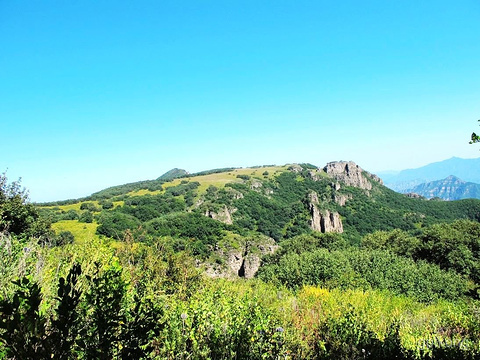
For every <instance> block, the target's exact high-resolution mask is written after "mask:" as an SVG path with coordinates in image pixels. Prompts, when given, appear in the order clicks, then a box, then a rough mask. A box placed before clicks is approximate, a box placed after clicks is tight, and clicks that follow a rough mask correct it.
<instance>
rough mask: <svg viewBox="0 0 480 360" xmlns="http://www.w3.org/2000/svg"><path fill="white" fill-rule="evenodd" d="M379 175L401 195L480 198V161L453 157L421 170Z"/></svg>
mask: <svg viewBox="0 0 480 360" xmlns="http://www.w3.org/2000/svg"><path fill="white" fill-rule="evenodd" d="M378 175H379V176H380V177H381V178H382V179H383V181H384V184H385V185H386V186H387V187H389V188H390V189H392V190H395V191H397V192H400V193H416V194H419V195H421V196H424V197H426V198H428V199H430V198H434V197H438V198H441V199H444V200H460V199H466V198H477V199H479V198H480V185H479V183H480V158H477V159H461V158H457V157H452V158H451V159H448V160H444V161H440V162H436V163H432V164H429V165H426V166H423V167H420V168H417V169H408V170H402V171H400V172H391V171H390V172H380V173H378Z"/></svg>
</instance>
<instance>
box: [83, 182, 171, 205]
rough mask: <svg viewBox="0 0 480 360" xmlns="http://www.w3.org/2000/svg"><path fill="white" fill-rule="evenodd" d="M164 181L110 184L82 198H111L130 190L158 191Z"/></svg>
mask: <svg viewBox="0 0 480 360" xmlns="http://www.w3.org/2000/svg"><path fill="white" fill-rule="evenodd" d="M163 183H164V181H163V180H144V181H137V182H134V183H128V184H124V185H118V186H112V187H109V188H107V189H104V190H101V191H98V192H96V193H93V194H92V195H91V196H89V197H88V198H85V199H83V200H101V199H112V198H113V197H116V196H119V195H126V194H128V193H129V192H132V191H138V190H143V189H145V190H149V191H158V190H160V191H161V190H162V189H163V188H162V184H163Z"/></svg>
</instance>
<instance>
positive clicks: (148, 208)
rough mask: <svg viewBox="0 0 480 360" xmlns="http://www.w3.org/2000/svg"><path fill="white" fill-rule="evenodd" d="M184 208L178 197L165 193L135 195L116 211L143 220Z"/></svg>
mask: <svg viewBox="0 0 480 360" xmlns="http://www.w3.org/2000/svg"><path fill="white" fill-rule="evenodd" d="M184 210H185V202H184V201H183V200H182V199H179V198H173V197H171V196H165V195H154V196H135V197H132V198H129V199H128V200H126V201H125V205H124V206H122V207H120V208H118V209H116V211H118V212H122V213H125V214H129V215H132V216H134V217H136V218H137V219H138V220H140V221H142V222H145V221H149V220H152V219H154V218H157V217H160V216H162V215H166V214H170V213H173V212H181V211H184Z"/></svg>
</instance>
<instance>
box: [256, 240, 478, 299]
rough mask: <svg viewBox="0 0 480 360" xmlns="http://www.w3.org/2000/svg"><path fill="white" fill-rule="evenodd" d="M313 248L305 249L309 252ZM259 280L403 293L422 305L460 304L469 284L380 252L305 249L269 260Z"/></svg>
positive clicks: (453, 275) (293, 285)
mask: <svg viewBox="0 0 480 360" xmlns="http://www.w3.org/2000/svg"><path fill="white" fill-rule="evenodd" d="M308 248H309V246H307V249H308ZM257 276H258V277H259V278H260V279H262V280H264V281H274V282H275V283H278V284H284V285H286V286H288V287H289V288H292V289H298V288H301V287H302V286H303V285H320V286H327V287H331V288H334V287H341V288H357V287H359V288H363V289H368V288H374V289H384V290H389V291H391V292H393V293H395V294H405V295H408V296H411V297H413V298H415V299H417V300H419V301H425V302H428V301H432V300H436V299H439V298H445V299H451V300H456V299H459V298H462V297H464V296H466V295H467V294H468V292H469V291H470V290H471V288H472V286H471V284H470V283H469V282H468V281H466V280H465V279H464V278H462V277H461V276H460V275H458V274H456V273H454V272H445V271H442V270H441V269H440V268H439V266H438V265H434V264H428V263H425V262H418V263H416V262H414V261H413V260H412V259H408V258H404V257H399V256H397V255H395V254H392V253H389V252H386V251H378V250H368V251H367V250H364V251H359V250H353V249H352V250H340V251H339V250H336V251H329V250H327V249H318V250H313V251H312V250H307V251H305V252H301V253H295V252H287V253H285V254H284V255H282V256H281V257H280V258H279V259H278V260H276V261H270V262H267V264H266V265H265V266H264V267H262V268H260V270H259V272H258V274H257Z"/></svg>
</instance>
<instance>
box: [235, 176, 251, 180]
mask: <svg viewBox="0 0 480 360" xmlns="http://www.w3.org/2000/svg"><path fill="white" fill-rule="evenodd" d="M237 178H239V179H242V180H250V175H237Z"/></svg>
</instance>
